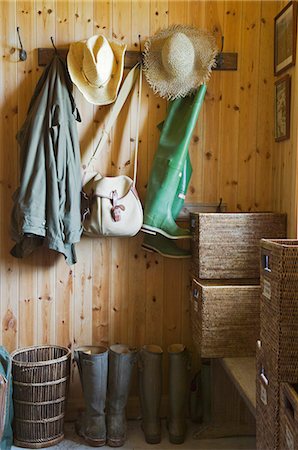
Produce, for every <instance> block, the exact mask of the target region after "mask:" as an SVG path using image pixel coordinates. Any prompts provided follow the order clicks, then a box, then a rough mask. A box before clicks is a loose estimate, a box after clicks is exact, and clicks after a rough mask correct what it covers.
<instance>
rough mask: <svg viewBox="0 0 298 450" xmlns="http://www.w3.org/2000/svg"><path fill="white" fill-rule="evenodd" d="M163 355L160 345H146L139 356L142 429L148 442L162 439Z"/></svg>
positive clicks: (156, 442)
mask: <svg viewBox="0 0 298 450" xmlns="http://www.w3.org/2000/svg"><path fill="white" fill-rule="evenodd" d="M162 356H163V351H162V348H161V347H159V345H144V347H142V349H141V350H140V352H139V358H138V373H139V395H140V403H141V413H142V429H143V432H144V435H145V439H146V442H148V444H158V443H159V442H160V440H161V423H160V404H161V394H162Z"/></svg>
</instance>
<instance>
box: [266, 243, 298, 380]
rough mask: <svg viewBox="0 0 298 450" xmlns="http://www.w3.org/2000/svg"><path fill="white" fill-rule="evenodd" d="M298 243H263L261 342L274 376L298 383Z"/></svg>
mask: <svg viewBox="0 0 298 450" xmlns="http://www.w3.org/2000/svg"><path fill="white" fill-rule="evenodd" d="M297 292H298V240H265V239H262V241H261V293H262V295H261V301H260V323H261V333H260V336H261V341H262V346H263V349H264V353H265V354H266V358H267V364H268V367H269V370H270V372H271V375H272V376H273V377H274V378H275V379H278V380H279V381H284V382H289V383H297V382H298V302H297Z"/></svg>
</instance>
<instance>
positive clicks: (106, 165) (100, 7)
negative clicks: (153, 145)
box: [93, 0, 113, 175]
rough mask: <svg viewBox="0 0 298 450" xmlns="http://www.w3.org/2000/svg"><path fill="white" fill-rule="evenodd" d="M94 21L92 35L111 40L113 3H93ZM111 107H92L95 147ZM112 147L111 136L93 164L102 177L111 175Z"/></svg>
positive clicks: (102, 0) (102, 1)
mask: <svg viewBox="0 0 298 450" xmlns="http://www.w3.org/2000/svg"><path fill="white" fill-rule="evenodd" d="M93 10H94V20H93V34H102V35H104V36H105V37H107V38H108V39H113V28H112V19H113V14H112V13H113V2H109V1H105V0H101V1H97V2H94V6H93ZM111 106H112V105H108V106H94V129H93V135H94V143H95V145H96V144H97V143H98V142H99V140H100V139H101V136H102V133H103V129H104V127H105V123H106V120H107V118H108V115H109V111H110V109H111ZM111 161H112V146H111V136H110V138H109V139H108V141H107V142H106V145H105V147H104V149H103V150H102V152H101V154H100V155H98V158H97V160H96V162H95V164H94V166H95V169H96V170H98V171H99V172H101V173H102V174H104V175H111V174H112V166H111Z"/></svg>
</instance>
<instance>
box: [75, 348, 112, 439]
mask: <svg viewBox="0 0 298 450" xmlns="http://www.w3.org/2000/svg"><path fill="white" fill-rule="evenodd" d="M74 357H75V360H76V362H77V365H78V369H79V374H80V379H81V384H82V389H83V396H84V401H85V412H84V413H83V415H82V416H81V417H80V419H79V420H78V421H77V422H76V425H75V428H76V432H77V433H78V434H79V436H81V437H83V438H84V439H85V440H86V442H87V443H88V444H89V445H91V446H92V447H101V446H103V445H105V443H106V423H105V401H106V393H107V381H108V349H107V348H106V347H101V346H98V347H92V346H86V347H80V348H78V349H76V350H75V352H74Z"/></svg>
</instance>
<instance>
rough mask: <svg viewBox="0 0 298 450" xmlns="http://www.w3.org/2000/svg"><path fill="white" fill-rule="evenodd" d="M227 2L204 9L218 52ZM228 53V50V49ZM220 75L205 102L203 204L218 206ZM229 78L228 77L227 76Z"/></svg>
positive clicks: (214, 76)
mask: <svg viewBox="0 0 298 450" xmlns="http://www.w3.org/2000/svg"><path fill="white" fill-rule="evenodd" d="M224 6H225V3H224V2H214V1H209V2H207V3H206V8H205V21H206V29H207V30H208V31H210V32H212V33H213V34H214V36H216V41H217V45H218V49H219V50H220V49H221V37H222V36H223V21H224ZM228 50H229V49H228ZM223 76H225V75H224V74H222V73H221V72H213V73H212V75H211V78H210V81H209V82H208V89H207V92H206V99H205V111H206V113H205V114H206V120H205V142H204V148H203V158H204V159H203V161H204V184H203V201H204V202H218V201H219V195H218V184H219V179H218V169H219V167H218V155H219V147H220V137H219V127H220V116H221V103H222V102H221V96H222V93H221V80H222V77H223ZM226 76H228V75H226Z"/></svg>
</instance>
